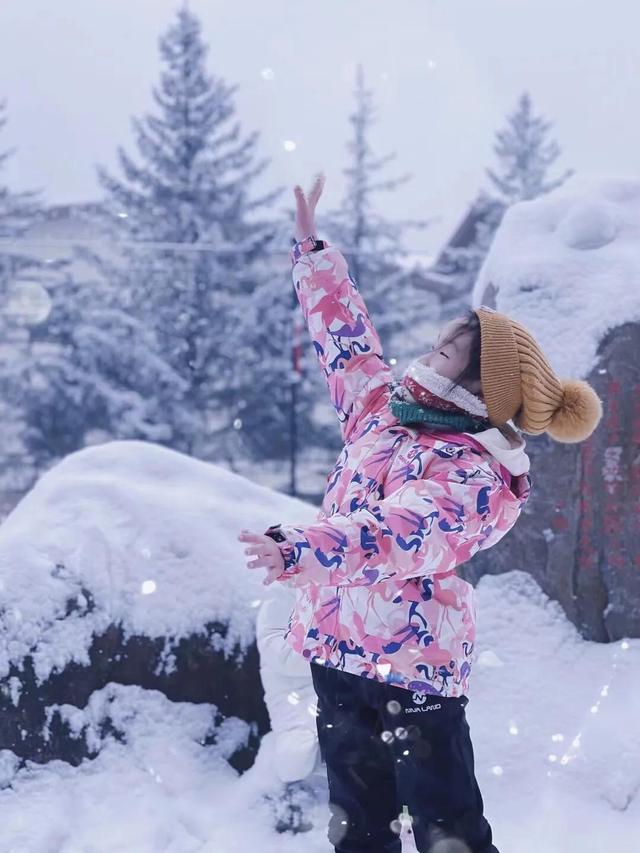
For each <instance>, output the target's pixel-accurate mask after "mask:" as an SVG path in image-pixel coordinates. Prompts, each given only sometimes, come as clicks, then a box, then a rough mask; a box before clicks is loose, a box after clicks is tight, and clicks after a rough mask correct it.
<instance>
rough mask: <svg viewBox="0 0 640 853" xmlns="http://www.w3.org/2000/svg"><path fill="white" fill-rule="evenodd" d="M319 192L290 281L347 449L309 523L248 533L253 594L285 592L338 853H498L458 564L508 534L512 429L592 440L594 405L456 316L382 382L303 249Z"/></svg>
mask: <svg viewBox="0 0 640 853" xmlns="http://www.w3.org/2000/svg"><path fill="white" fill-rule="evenodd" d="M323 184H324V178H323V177H322V176H319V177H318V178H317V179H316V182H315V184H314V187H313V189H312V191H311V193H310V194H309V195H308V197H306V198H305V196H304V194H303V193H302V190H301V189H300V187H296V188H295V195H296V203H297V217H296V240H297V243H296V244H295V246H294V247H293V249H292V250H291V259H292V262H293V281H294V286H295V291H296V295H297V297H298V300H299V303H300V307H301V309H302V311H303V314H304V317H305V319H306V322H307V326H308V329H309V333H310V335H311V338H312V341H313V344H314V347H315V351H316V354H317V357H318V360H319V363H320V366H321V369H322V371H323V373H324V375H325V378H326V381H327V385H328V388H329V393H330V395H331V401H332V403H333V406H334V408H335V410H336V413H337V416H338V421H339V424H340V428H341V431H342V437H343V440H344V448H343V450H342V452H341V453H340V455H339V457H338V459H337V461H336V463H335V465H334V468H333V470H332V471H331V472H330V474H329V475H328V477H327V486H326V492H325V495H324V499H323V502H322V507H321V510H320V512H319V514H318V517H317V520H316V521H315V522H314V523H313V524H311V525H305V526H303V527H300V526H296V525H291V524H288V525H287V524H274V525H272V526H271V527H270V528H269V529H268V530H267V531H265V532H264V533H263V534H253V533H248V532H247V531H243V533H242V534H241V535H240V536H239V538H240V539H241V540H242V541H245V542H247V543H249V547H248V548H247V549H246V553H247V554H251V555H253V556H255V557H256V559H255V560H254V561H253V562H252V563H249V567H250V568H267V570H268V576H267V578H266V581H265V582H266V583H272V582H274V581H278V582H281V583H286V584H289V585H293V586H294V587H295V588H296V590H297V596H296V604H295V607H294V609H293V612H292V614H291V616H290V619H289V624H288V626H287V630H286V632H285V639H286V641H287V642H288V643H289V644H290V645H291V647H292V649H294V650H295V651H296V652H297V653H299V654H300V655H302V656H303V657H304V658H306V659H307V660H308V661H309V664H310V667H311V674H312V678H313V683H314V688H315V690H316V693H317V694H318V700H319V701H318V718H317V729H318V737H319V743H320V748H321V752H322V757H323V759H324V761H325V762H326V765H327V776H328V783H329V793H330V808H331V812H332V817H331V822H330V825H329V839H330V841H331V842H332V843H333V844H334V846H335V850H336V851H338V853H347V851H357V853H364V851H372V853H373V851H375V852H376V853H380V851H397V853H400V844H401V842H400V840H399V830H400V824H399V822H398V815H399V812H400V805H401V804H402V805H407V806H408V808H409V812H410V814H411V816H412V821H413V832H414V835H415V841H416V844H417V845H418V850H425V851H426V850H428V849H430V845H431V844H432V843H433V841H434V840H435V839H436V838H437V837H439V836H438V833H440V834H442V833H445V834H447V835H449V836H452V837H456V838H460V839H462V840H463V841H464V842H465V843H466V844H467V845H468V849H470V850H472V851H474V853H476V851H482V853H491V852H492V853H497V851H496V848H495V846H494V845H493V844H492V836H491V829H490V826H489V824H488V822H487V821H486V819H485V818H484V816H483V803H482V797H481V795H480V791H479V789H478V785H477V782H476V780H475V776H474V770H473V751H472V747H471V741H470V739H469V727H468V724H467V722H466V719H465V711H464V708H465V706H466V704H467V703H468V693H469V676H470V673H471V670H472V667H473V663H474V661H475V658H476V651H475V623H476V607H475V599H474V589H473V587H472V586H471V584H469V583H468V582H467V581H465V580H463V579H462V578H460V577H459V576H458V574H457V573H456V567H457V566H458V565H460V564H461V563H464V562H466V561H467V560H469V559H470V558H471V557H472V556H473V555H474V554H475V553H476V552H477V551H480V550H482V549H485V548H489V547H491V546H492V545H494V544H495V543H496V542H499V541H500V539H502V537H503V536H504V535H505V534H506V533H507V532H508V531H509V530H510V529H511V527H512V526H513V525H514V524H515V522H516V520H517V518H518V516H519V515H520V512H521V511H522V508H523V507H524V506H525V504H526V502H527V499H528V497H529V494H530V488H531V480H530V477H529V473H528V472H529V459H528V456H527V454H526V452H525V450H524V447H525V442H524V439H523V437H522V434H521V433H522V432H526V433H530V434H533V435H535V434H540V433H543V432H545V431H546V432H547V433H548V434H549V435H551V437H553V438H555V439H556V440H559V441H565V442H573V441H581V440H583V439H585V438H587V437H588V436H589V435H590V434H591V433H592V432H593V430H594V429H595V427H596V425H597V423H598V421H599V419H600V417H601V415H602V407H601V403H600V400H599V398H598V397H597V395H596V394H595V392H594V391H593V389H592V388H591V387H590V386H589V385H588V384H587V383H586V382H583V381H580V380H561V379H559V378H558V377H556V376H555V374H554V372H553V370H552V369H551V367H550V365H549V363H548V361H547V360H546V359H545V357H544V355H543V353H542V352H541V350H540V348H539V346H538V344H537V342H536V341H535V339H534V338H533V337H532V336H531V334H530V333H529V332H528V331H527V330H526V329H525V328H524V327H523V326H522V325H521V324H519V323H517V322H516V321H515V320H511V319H510V318H509V317H507V316H506V315H504V314H500V313H498V312H496V311H493V310H492V309H490V308H487V307H485V306H483V307H482V308H479V309H476V310H473V311H469V312H468V314H467V316H466V317H461V318H456V319H455V320H452V321H451V322H450V323H448V324H447V326H446V327H445V328H444V329H443V330H442V332H441V334H440V336H439V338H438V341H437V343H436V345H435V346H434V348H433V349H432V350H431V351H430V352H428V353H425V354H422V355H420V356H418V357H417V358H416V359H415V360H414V361H413V362H412V363H411V364H410V365H409V367H408V368H407V370H406V371H405V373H404V375H403V377H402V380H401V381H400V382H397V381H395V379H394V376H393V373H392V371H391V368H390V367H389V365H387V364H386V362H385V361H384V359H383V354H382V350H381V346H380V341H379V338H378V335H377V333H376V331H375V329H374V327H373V325H372V323H371V319H370V317H369V314H368V312H367V308H366V305H365V303H364V301H363V298H362V295H361V293H360V292H359V290H358V286H357V283H356V282H355V281H353V279H352V278H351V277H350V274H349V270H348V268H347V263H346V261H345V259H344V257H343V255H342V254H341V252H340V251H339V250H338V249H337V248H335V247H333V246H330V245H329V244H328V243H327V242H326V241H322V240H317V238H316V237H315V221H314V220H315V207H316V204H317V201H318V199H319V197H320V195H321V193H322V188H323Z"/></svg>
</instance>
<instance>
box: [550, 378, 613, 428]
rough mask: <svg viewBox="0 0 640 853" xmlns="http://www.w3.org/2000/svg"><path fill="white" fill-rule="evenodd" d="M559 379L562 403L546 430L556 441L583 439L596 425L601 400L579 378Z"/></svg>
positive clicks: (600, 413) (599, 415)
mask: <svg viewBox="0 0 640 853" xmlns="http://www.w3.org/2000/svg"><path fill="white" fill-rule="evenodd" d="M560 381H561V385H562V391H563V396H562V403H561V404H560V406H559V407H558V408H557V409H556V411H555V412H554V414H553V416H552V418H551V422H550V424H549V426H548V427H547V432H548V433H549V435H550V436H551V438H553V439H555V440H556V441H563V442H567V443H570V442H576V441H584V439H586V438H589V436H590V435H591V433H592V432H593V431H594V430H595V428H596V427H597V426H598V423H599V421H600V418H601V417H602V401H601V400H600V397H598V395H597V394H596V392H595V391H594V390H593V388H592V387H591V385H589V384H588V383H587V382H583V381H582V380H581V379H562V380H560Z"/></svg>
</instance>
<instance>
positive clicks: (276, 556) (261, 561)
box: [238, 530, 284, 586]
mask: <svg viewBox="0 0 640 853" xmlns="http://www.w3.org/2000/svg"><path fill="white" fill-rule="evenodd" d="M238 539H239V540H240V541H241V542H247V543H249V547H247V548H245V552H244V553H245V554H255V556H256V557H257V559H256V560H254V561H253V562H252V563H247V568H249V569H259V568H262V567H265V568H267V569H268V572H267V576H266V578H265V579H264V580H263V581H262V583H263V586H269V584H272V583H273V582H274V580H275V579H276V578H277V577H278V576H279V575H281V574H282V572H283V571H284V557H283V556H282V552H281V550H280V548H278V543H277V542H275V541H274V540H273V539H272V538H271V537H270V536H265V535H264V534H262V533H249V531H248V530H242V531H241V532H240V533H239V534H238Z"/></svg>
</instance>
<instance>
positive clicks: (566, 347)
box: [472, 174, 640, 379]
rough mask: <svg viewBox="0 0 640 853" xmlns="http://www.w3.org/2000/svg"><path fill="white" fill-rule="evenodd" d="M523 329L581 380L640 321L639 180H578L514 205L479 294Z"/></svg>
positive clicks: (564, 373) (563, 372)
mask: <svg viewBox="0 0 640 853" xmlns="http://www.w3.org/2000/svg"><path fill="white" fill-rule="evenodd" d="M490 285H492V286H493V291H494V292H495V308H496V309H497V310H498V311H501V312H503V313H504V314H508V315H509V316H510V317H512V318H513V319H514V320H517V321H519V322H520V323H522V324H523V325H524V326H525V327H526V328H527V329H528V330H529V331H530V332H531V333H532V334H533V335H534V337H535V338H536V339H537V340H538V342H539V343H540V345H541V347H542V349H543V351H544V353H545V355H546V356H547V358H548V359H549V362H550V363H551V366H552V367H553V369H554V370H555V371H556V373H557V374H558V375H559V376H560V377H568V378H576V379H583V378H585V377H586V376H587V375H588V374H589V373H590V371H591V370H592V369H593V367H594V366H595V364H596V361H597V356H596V354H597V351H598V345H599V343H600V341H601V340H602V339H603V337H604V336H605V335H606V333H607V332H609V331H610V330H612V329H614V328H615V327H616V326H620V325H621V324H623V323H627V322H630V321H639V320H640V179H634V178H628V177H608V176H603V175H597V174H591V175H574V176H573V177H572V178H570V179H569V180H568V181H567V182H566V183H565V184H563V185H562V186H561V187H559V188H558V189H556V190H554V192H552V193H550V194H549V195H545V196H542V197H541V198H537V199H535V200H533V201H523V202H518V203H517V204H514V205H513V206H512V207H510V208H509V209H508V211H507V213H506V214H505V216H504V219H503V221H502V223H501V225H500V227H499V229H498V231H497V233H496V236H495V239H494V241H493V244H492V246H491V249H490V251H489V253H488V255H487V257H486V259H485V262H484V264H483V266H482V268H481V270H480V273H479V276H478V280H477V282H476V285H475V287H474V290H473V294H472V305H473V306H474V307H478V306H479V305H481V304H482V303H483V302H484V301H485V299H486V300H487V304H491V301H490V299H491V298H490V297H489V296H488V294H489V293H490V292H491V287H490Z"/></svg>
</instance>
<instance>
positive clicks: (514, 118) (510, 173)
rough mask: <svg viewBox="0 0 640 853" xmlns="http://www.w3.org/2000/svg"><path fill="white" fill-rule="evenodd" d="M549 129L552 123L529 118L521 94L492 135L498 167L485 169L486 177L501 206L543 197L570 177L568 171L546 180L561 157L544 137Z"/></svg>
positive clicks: (555, 145) (526, 101)
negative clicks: (494, 190)
mask: <svg viewBox="0 0 640 853" xmlns="http://www.w3.org/2000/svg"><path fill="white" fill-rule="evenodd" d="M552 126H553V124H552V122H550V121H547V120H545V119H544V118H542V117H541V116H534V115H533V113H532V107H531V98H530V96H529V94H528V92H524V93H523V94H522V95H521V96H520V99H519V100H518V105H517V108H516V109H515V110H514V112H513V113H511V115H509V116H508V118H507V126H506V127H505V128H504V129H503V130H499V131H498V132H497V133H496V140H495V144H494V147H493V150H494V152H495V154H496V156H497V158H498V167H499V168H498V169H497V170H493V169H487V174H488V175H489V178H490V179H491V183H492V184H493V186H494V187H495V189H496V190H497V191H498V193H497V196H498V198H499V199H500V200H501V201H502V202H503V203H504V204H505V205H507V206H508V205H510V204H513V203H514V202H516V201H528V200H529V199H534V198H538V196H541V195H545V194H546V193H549V192H551V191H552V190H554V189H555V188H556V187H559V186H560V185H561V184H563V183H564V181H566V179H567V178H568V177H569V176H570V175H572V174H573V172H572V170H571V169H568V170H566V171H565V172H564V173H563V174H562V175H561V176H560V177H559V178H556V179H553V180H549V179H548V178H547V173H548V171H549V169H550V167H551V166H552V165H553V164H554V163H555V161H556V160H557V159H558V157H559V156H560V154H561V149H560V146H559V145H558V143H557V142H555V141H554V140H550V139H548V138H547V134H548V133H549V130H550V129H551V128H552Z"/></svg>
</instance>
